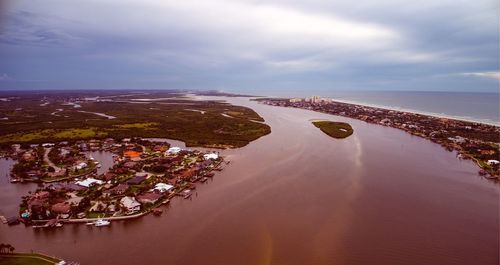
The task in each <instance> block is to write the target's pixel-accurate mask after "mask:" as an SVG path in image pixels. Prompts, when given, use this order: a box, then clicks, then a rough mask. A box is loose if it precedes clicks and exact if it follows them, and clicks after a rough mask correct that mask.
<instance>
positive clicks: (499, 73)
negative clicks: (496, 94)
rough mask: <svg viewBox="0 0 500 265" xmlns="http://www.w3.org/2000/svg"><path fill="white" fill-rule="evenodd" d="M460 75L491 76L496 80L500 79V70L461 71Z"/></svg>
mask: <svg viewBox="0 0 500 265" xmlns="http://www.w3.org/2000/svg"><path fill="white" fill-rule="evenodd" d="M462 75H467V76H478V77H486V78H493V79H496V80H498V81H500V71H496V72H495V71H492V72H475V73H462Z"/></svg>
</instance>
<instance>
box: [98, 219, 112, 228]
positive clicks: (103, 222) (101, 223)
mask: <svg viewBox="0 0 500 265" xmlns="http://www.w3.org/2000/svg"><path fill="white" fill-rule="evenodd" d="M110 224H111V222H110V221H108V220H105V219H97V221H95V222H94V225H95V226H97V227H99V226H108V225H110Z"/></svg>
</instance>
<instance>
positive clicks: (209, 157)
mask: <svg viewBox="0 0 500 265" xmlns="http://www.w3.org/2000/svg"><path fill="white" fill-rule="evenodd" d="M203 158H205V160H209V159H214V160H215V159H217V158H219V155H218V154H217V153H209V154H204V155H203Z"/></svg>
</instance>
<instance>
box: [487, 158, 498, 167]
mask: <svg viewBox="0 0 500 265" xmlns="http://www.w3.org/2000/svg"><path fill="white" fill-rule="evenodd" d="M486 164H488V165H490V166H492V165H498V164H500V161H498V160H495V159H490V160H488V161H487V162H486Z"/></svg>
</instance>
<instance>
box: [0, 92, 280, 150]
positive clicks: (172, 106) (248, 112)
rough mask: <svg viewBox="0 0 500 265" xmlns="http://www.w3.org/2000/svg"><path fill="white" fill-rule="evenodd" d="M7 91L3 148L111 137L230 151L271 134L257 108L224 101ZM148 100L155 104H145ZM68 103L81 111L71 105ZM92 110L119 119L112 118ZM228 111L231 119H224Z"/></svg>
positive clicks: (0, 134)
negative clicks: (105, 98)
mask: <svg viewBox="0 0 500 265" xmlns="http://www.w3.org/2000/svg"><path fill="white" fill-rule="evenodd" d="M6 93H7V92H5V93H4V94H2V95H1V96H2V97H5V98H7V97H11V100H10V101H6V102H0V113H1V114H0V128H2V130H0V145H3V146H8V145H10V144H13V143H44V142H59V141H74V140H81V139H103V138H107V137H110V138H115V139H122V138H130V137H153V138H169V139H177V140H181V141H184V142H186V145H188V146H207V147H221V148H224V147H241V146H244V145H246V144H248V143H249V142H250V141H253V140H255V139H257V138H259V137H261V136H263V135H266V134H268V133H270V132H271V130H270V127H269V126H268V125H266V124H262V123H258V122H254V121H261V122H262V121H264V120H263V119H262V117H260V116H259V115H258V114H257V113H256V112H254V111H253V110H252V109H249V108H246V107H241V106H233V105H229V104H226V103H223V102H220V101H191V100H188V99H187V98H179V94H178V93H172V92H151V93H149V94H148V95H147V96H146V95H131V96H121V97H116V98H114V99H113V100H110V99H108V100H110V101H107V102H99V101H83V100H82V101H78V100H76V98H78V97H80V98H83V97H91V96H95V92H88V93H85V92H75V93H69V92H67V93H64V92H59V93H57V94H51V93H35V92H32V93H27V92H23V93H21V92H18V93H17V94H16V93H15V92H9V93H11V94H6ZM106 93H108V94H109V92H106ZM114 93H115V94H116V95H120V94H125V93H127V92H124V91H117V92H114ZM101 96H102V95H101ZM106 96H108V97H111V98H112V97H113V95H106ZM135 98H140V99H141V100H142V101H141V103H140V104H138V101H134V100H133V99H135ZM145 98H150V99H155V101H143V99H145ZM156 99H160V100H156ZM68 101H71V102H74V103H76V104H78V105H80V106H81V107H79V108H75V107H74V106H73V105H68V104H67V102H68ZM42 102H43V103H45V102H48V103H49V104H42ZM61 109H62V111H60V110H61ZM190 109H196V110H200V111H203V113H200V112H196V111H192V110H190ZM81 111H84V112H81ZM91 112H95V113H104V114H106V115H111V116H113V117H116V118H114V119H108V118H106V117H101V116H98V115H95V114H93V113H91ZM224 113H225V114H227V115H230V116H231V117H225V116H223V115H222V114H224Z"/></svg>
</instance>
